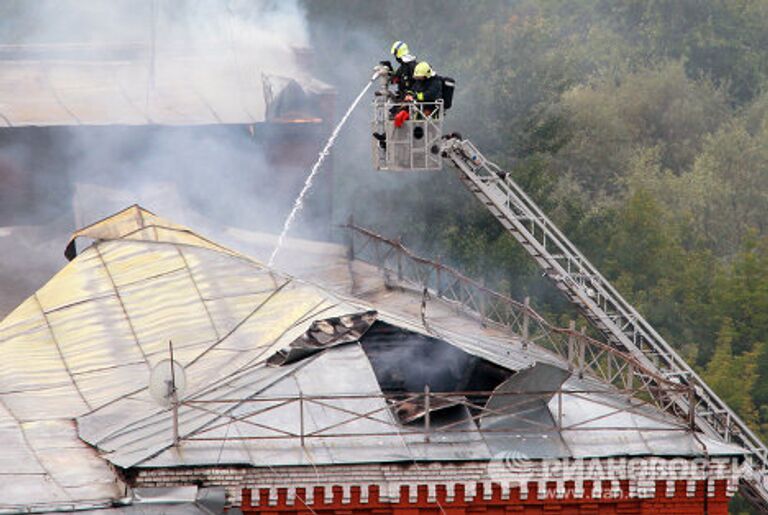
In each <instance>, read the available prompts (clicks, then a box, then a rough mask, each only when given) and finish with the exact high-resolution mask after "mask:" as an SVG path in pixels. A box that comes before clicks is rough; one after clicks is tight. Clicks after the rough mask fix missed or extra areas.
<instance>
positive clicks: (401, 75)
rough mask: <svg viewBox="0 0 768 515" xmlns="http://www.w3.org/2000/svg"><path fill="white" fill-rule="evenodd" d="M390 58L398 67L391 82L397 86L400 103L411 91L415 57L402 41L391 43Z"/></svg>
mask: <svg viewBox="0 0 768 515" xmlns="http://www.w3.org/2000/svg"><path fill="white" fill-rule="evenodd" d="M391 53H392V56H393V57H394V58H395V60H396V61H397V63H398V64H399V66H398V67H397V70H395V71H394V73H393V74H392V78H391V82H392V84H394V85H395V86H397V97H396V98H397V100H398V101H401V102H402V100H403V99H404V98H405V95H406V94H408V93H409V92H410V91H411V90H412V89H413V72H414V70H415V69H416V57H414V56H413V55H412V54H411V52H410V50H409V49H408V45H407V44H406V43H405V42H404V41H395V42H394V43H392V50H391Z"/></svg>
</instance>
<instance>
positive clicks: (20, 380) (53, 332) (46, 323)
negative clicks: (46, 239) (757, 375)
mask: <svg viewBox="0 0 768 515" xmlns="http://www.w3.org/2000/svg"><path fill="white" fill-rule="evenodd" d="M74 238H90V239H92V240H93V244H92V245H90V246H89V247H87V248H85V249H84V250H83V251H82V252H80V254H79V255H76V256H75V254H76V253H75V251H74V247H73V246H72V245H70V246H68V248H70V249H71V250H70V252H69V255H70V257H73V259H72V261H71V262H70V263H69V264H68V265H67V266H66V267H65V268H63V269H62V270H61V271H60V272H59V273H58V274H56V275H55V276H54V277H53V278H52V279H51V280H50V281H49V282H48V283H47V284H46V285H45V286H44V287H43V288H41V289H40V290H39V291H38V292H37V293H35V295H33V296H32V297H30V298H29V299H28V300H27V301H25V302H24V303H23V304H22V305H20V306H19V307H18V308H17V309H16V310H15V311H13V312H12V313H11V314H10V315H9V316H8V317H7V318H6V319H5V320H4V321H2V323H0V363H2V364H1V365H0V367H2V368H1V369H0V370H1V372H2V373H0V403H2V408H3V411H2V422H3V427H5V429H4V430H3V431H4V434H5V440H4V441H10V440H11V439H12V444H9V445H8V446H7V447H9V448H13V449H14V452H15V453H16V454H13V455H9V457H8V459H6V460H0V473H4V474H18V473H21V472H24V473H27V474H26V475H24V476H23V480H19V481H20V482H21V483H23V484H21V483H15V486H14V488H13V490H2V489H0V504H10V503H18V504H22V503H24V502H29V500H30V499H34V500H36V501H39V502H61V501H63V500H67V499H78V500H92V501H93V502H97V501H98V500H99V499H101V500H104V499H109V498H114V497H115V496H117V495H119V491H120V488H119V485H118V483H116V480H117V477H116V476H115V475H114V474H113V472H112V471H111V470H110V468H109V467H108V466H107V462H109V463H111V464H113V465H116V466H118V467H121V468H153V467H183V466H197V465H211V464H216V465H226V464H245V465H251V466H256V467H262V466H273V465H310V464H314V465H318V464H327V465H334V464H352V463H362V462H398V461H414V460H416V461H466V460H488V459H490V458H492V457H493V456H494V455H496V454H498V453H499V452H508V451H510V450H516V451H519V452H521V453H522V454H524V455H525V456H528V457H530V458H549V457H574V458H579V457H596V456H626V455H631V456H635V455H638V456H647V455H656V456H689V457H690V456H703V455H709V456H741V455H743V452H744V451H743V450H742V449H740V448H738V447H734V446H731V445H726V444H723V443H721V442H719V441H716V440H714V439H711V438H707V437H705V436H703V435H693V434H692V433H691V432H690V431H688V428H687V427H686V426H685V425H684V424H681V423H680V422H679V421H678V420H676V419H674V418H672V417H670V416H668V415H666V414H664V413H663V412H660V411H658V410H655V409H652V408H650V407H649V406H648V405H647V404H645V403H644V402H642V401H640V400H638V399H632V398H631V397H630V396H629V395H627V394H626V393H623V392H620V391H618V390H617V389H615V388H614V387H613V386H610V385H608V384H605V383H602V382H600V381H597V380H595V379H591V378H590V377H589V376H585V377H584V378H579V377H578V375H573V374H571V373H570V372H569V371H568V363H567V362H566V361H564V360H563V359H561V358H560V357H559V356H557V355H556V354H553V353H551V352H549V351H547V350H545V349H543V348H540V347H539V346H537V345H535V344H529V342H523V341H521V339H520V338H519V337H516V336H513V335H511V334H509V333H505V332H503V331H500V330H497V329H492V328H488V327H482V326H481V325H479V324H477V323H476V322H474V321H472V320H470V319H467V318H464V317H462V316H460V315H457V314H456V312H455V311H452V310H451V309H450V308H449V307H447V308H446V313H452V314H450V315H446V316H445V319H444V320H445V321H443V319H441V318H437V317H436V318H431V319H430V322H429V324H428V325H427V324H426V323H425V320H424V318H423V317H419V316H418V314H415V315H414V314H413V313H412V312H411V311H410V306H411V305H412V304H413V302H414V299H413V298H412V297H411V296H409V295H407V294H406V293H402V294H398V293H397V292H394V291H387V292H382V293H381V294H380V295H381V296H382V297H381V298H382V302H381V303H380V304H381V305H378V304H374V303H371V302H368V301H361V300H359V299H355V298H353V297H350V296H346V295H341V294H337V293H332V292H330V291H328V290H326V289H324V288H321V287H319V286H316V285H313V284H310V283H306V282H302V281H299V280H297V279H294V278H292V277H290V276H286V275H283V274H280V273H277V272H274V271H272V270H269V269H267V268H266V267H265V266H263V265H262V264H260V263H258V262H256V261H253V260H251V259H249V258H247V257H245V256H243V255H241V254H238V253H237V252H234V251H231V250H228V249H226V248H224V247H221V246H219V245H217V244H215V243H213V242H211V241H209V240H207V239H206V238H203V237H201V236H199V235H197V234H196V233H194V232H193V231H191V230H190V229H188V228H186V227H183V226H179V225H177V224H174V223H171V222H168V221H166V220H163V219H162V218H160V217H158V216H156V215H154V214H152V213H150V212H148V211H146V210H143V209H142V208H140V207H138V206H133V207H131V208H128V209H126V210H124V211H122V212H120V213H118V214H116V215H114V216H113V217H110V218H109V219H106V220H103V221H101V222H98V223H96V224H94V225H92V226H90V227H88V228H85V229H83V230H81V231H78V232H77V233H75V235H74V236H73V240H74ZM384 297H386V298H387V299H388V300H387V301H386V302H385V301H384ZM416 304H418V300H417V301H416ZM401 308H402V309H401ZM417 313H418V311H417ZM169 341H172V342H173V348H174V359H175V360H176V361H178V362H179V363H180V364H181V365H182V366H184V368H185V371H186V373H185V375H186V383H187V387H186V389H185V392H184V393H183V395H182V398H181V399H179V405H178V406H177V408H178V410H177V413H178V418H177V422H178V428H179V431H178V437H179V440H176V436H175V435H174V432H173V429H172V428H173V426H174V411H175V410H174V409H169V408H168V407H167V406H164V405H159V404H158V403H156V402H155V400H154V399H153V398H152V396H151V394H150V392H149V388H148V386H149V378H150V372H151V370H152V368H153V367H154V366H155V365H156V364H157V363H159V362H161V361H163V360H167V359H168V358H169V354H168V342H169ZM270 358H271V364H270V363H269V362H268V361H270ZM422 389H423V391H422ZM541 389H545V390H546V391H540V390H541ZM510 399H512V400H510ZM514 399H517V400H514ZM73 421H76V426H75V424H74V423H73ZM702 442H703V444H704V446H706V449H705V448H704V447H702ZM24 467H27V468H29V470H27V469H26V468H24ZM22 469H23V470H22ZM50 480H52V481H53V484H55V485H57V487H56V488H50V484H51V483H50Z"/></svg>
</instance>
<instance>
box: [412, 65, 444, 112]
mask: <svg viewBox="0 0 768 515" xmlns="http://www.w3.org/2000/svg"><path fill="white" fill-rule="evenodd" d="M442 98H443V81H442V79H441V78H440V77H438V75H437V74H436V73H435V71H434V70H433V69H432V67H431V66H430V65H429V63H428V62H426V61H421V62H420V63H418V64H417V65H416V67H415V68H414V70H413V100H414V101H416V102H420V103H423V104H424V106H423V107H422V109H423V110H424V112H425V113H426V114H429V113H431V112H432V111H433V110H434V109H435V102H436V101H438V100H440V99H442Z"/></svg>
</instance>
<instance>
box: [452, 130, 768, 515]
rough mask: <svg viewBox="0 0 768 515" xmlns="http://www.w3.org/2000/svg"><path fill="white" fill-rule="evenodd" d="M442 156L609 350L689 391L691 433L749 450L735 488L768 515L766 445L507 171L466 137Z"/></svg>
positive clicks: (682, 404)
mask: <svg viewBox="0 0 768 515" xmlns="http://www.w3.org/2000/svg"><path fill="white" fill-rule="evenodd" d="M440 152H441V154H442V155H443V157H444V158H447V159H449V160H450V161H451V162H452V163H453V165H454V166H456V168H458V169H459V171H460V172H461V173H460V178H461V180H462V182H463V183H464V184H465V185H466V186H467V188H469V190H470V191H471V192H472V193H474V195H475V196H476V197H477V198H478V199H479V200H480V201H481V202H482V203H483V204H484V205H485V206H486V208H488V210H489V211H490V212H491V213H492V214H493V216H495V217H496V219H497V220H498V221H499V222H501V224H502V225H503V226H504V228H506V229H507V231H509V233H510V234H512V236H513V237H514V238H515V239H516V240H517V241H518V242H520V243H521V244H522V246H523V248H525V250H526V251H528V253H529V254H530V255H531V256H533V258H534V260H535V261H536V263H537V264H538V265H539V266H540V267H541V269H542V270H543V272H544V274H545V275H546V276H547V277H549V279H550V280H552V281H553V282H554V284H555V286H557V288H558V289H560V290H561V291H562V292H563V293H565V295H566V296H567V297H568V298H569V299H570V300H571V301H572V302H573V303H574V304H575V305H576V306H577V307H578V308H579V309H580V311H581V313H582V314H583V315H584V316H585V317H586V318H587V319H588V320H589V321H590V322H591V323H592V324H594V326H595V327H596V328H597V329H599V330H600V331H601V332H602V333H603V334H604V335H605V337H606V338H607V339H608V341H609V342H610V344H611V345H614V346H615V347H617V348H619V349H621V350H623V351H625V352H628V353H630V354H632V355H633V356H634V357H635V358H636V359H637V360H638V361H640V362H641V363H642V364H644V365H645V366H647V367H650V368H651V370H655V371H657V372H658V373H659V375H661V376H663V377H666V378H668V379H670V380H673V381H676V382H679V383H680V384H685V385H688V386H690V387H692V388H693V390H694V396H693V397H694V399H695V400H694V401H693V402H691V401H687V400H680V401H678V403H677V405H676V406H675V411H676V413H675V414H676V415H680V416H683V415H684V414H687V413H689V411H690V410H693V417H692V419H693V420H694V424H695V426H696V427H695V428H696V429H698V430H699V431H702V432H703V433H705V434H710V435H715V436H717V437H719V438H720V439H722V440H723V441H726V442H732V443H735V444H738V445H740V446H742V447H744V448H746V449H748V450H749V451H750V452H751V453H752V457H751V458H752V459H751V463H750V465H751V474H748V475H747V476H746V477H745V478H744V479H742V482H741V485H740V489H741V491H742V494H743V495H745V497H747V499H748V500H749V501H750V502H751V503H752V504H753V505H754V506H755V507H756V508H758V509H759V510H760V511H761V512H762V513H768V482H767V481H766V479H767V478H768V448H766V446H765V444H763V442H762V441H761V440H760V439H759V438H758V437H757V436H756V435H755V434H754V433H753V432H752V431H751V430H750V429H749V427H747V425H746V424H745V423H744V422H743V421H742V420H741V419H740V418H739V417H738V416H737V415H736V414H735V413H734V412H733V410H731V409H730V408H729V407H728V406H727V405H726V404H725V402H723V401H722V400H721V399H720V398H719V397H718V396H717V395H716V394H715V393H714V391H712V389H711V388H709V386H707V384H706V383H705V382H704V381H703V380H702V379H701V378H700V377H699V376H698V375H697V374H696V373H695V372H694V371H693V369H692V368H691V367H690V366H688V364H687V363H686V362H685V361H684V360H683V359H682V358H681V357H680V356H679V355H678V354H677V353H676V352H675V351H674V350H673V349H672V347H671V346H670V345H669V344H668V343H667V342H666V341H665V340H664V338H662V337H661V335H659V333H657V332H656V331H655V330H654V329H653V327H651V325H650V324H649V323H648V322H647V321H646V320H645V319H644V318H643V317H642V315H640V313H638V312H637V310H636V309H635V308H633V307H632V306H631V305H630V304H629V303H628V302H627V301H626V300H625V299H624V298H623V297H622V296H621V295H620V294H619V292H618V291H616V289H614V288H613V286H611V284H610V283H609V282H608V281H607V280H606V279H605V278H604V277H603V276H602V275H601V274H600V272H599V271H598V270H597V268H595V267H594V266H593V265H592V264H591V263H590V262H589V261H588V260H587V258H586V257H584V255H583V254H582V253H581V252H579V250H578V249H577V248H576V247H575V246H574V245H573V243H571V242H570V240H568V238H566V237H565V235H563V233H562V232H560V230H559V229H558V228H557V227H556V226H555V225H554V224H553V223H552V222H551V221H550V220H549V218H547V217H546V215H545V214H544V213H543V212H542V211H541V209H540V208H539V207H538V206H537V205H536V204H535V203H534V202H533V201H532V200H531V199H530V198H529V197H528V195H526V194H525V192H524V191H523V190H522V189H520V187H519V186H518V185H517V184H516V183H515V182H514V181H513V180H512V179H511V177H510V176H509V175H508V174H507V173H506V172H504V171H502V170H501V169H500V168H499V167H498V166H497V165H495V164H493V163H492V162H490V161H488V160H486V159H485V157H484V156H483V155H482V154H481V153H480V152H479V151H478V150H477V148H476V147H475V146H474V145H473V144H472V143H471V142H470V141H469V140H462V139H460V138H458V137H451V138H448V139H445V140H444V141H443V144H442V146H441V148H440ZM691 404H693V405H692V406H691ZM678 410H679V411H678Z"/></svg>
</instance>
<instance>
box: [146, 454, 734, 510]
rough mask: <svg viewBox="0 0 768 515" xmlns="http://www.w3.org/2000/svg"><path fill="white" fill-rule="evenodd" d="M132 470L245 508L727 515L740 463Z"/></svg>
mask: <svg viewBox="0 0 768 515" xmlns="http://www.w3.org/2000/svg"><path fill="white" fill-rule="evenodd" d="M686 464H691V465H697V466H690V467H686V466H685V465H686ZM702 465H703V466H702ZM135 472H136V475H135V479H134V481H133V485H132V486H143V487H170V486H181V485H201V486H224V487H226V489H227V501H228V505H230V506H239V507H242V509H243V511H244V512H246V513H326V514H330V513H348V514H353V513H360V514H366V513H382V514H383V513H399V514H402V515H406V514H412V515H417V514H422V513H425V514H426V513H443V512H445V513H450V514H453V515H459V514H464V513H479V512H484V513H521V514H532V513H536V514H546V513H561V514H574V515H575V514H579V515H581V514H594V515H604V514H613V513H623V514H627V515H629V514H639V515H640V514H648V515H651V514H653V515H664V514H670V515H671V514H675V515H694V514H702V515H704V514H705V513H706V514H707V515H726V514H727V513H728V511H727V504H728V500H729V498H730V497H731V496H732V495H733V494H734V492H735V491H736V488H737V484H738V473H739V469H738V466H735V465H734V462H731V461H730V460H727V459H716V458H713V459H711V460H708V461H706V462H701V461H699V462H696V461H694V460H681V459H677V460H666V459H662V458H643V459H626V458H608V459H601V460H591V461H584V462H574V463H569V464H568V465H567V466H565V467H562V469H553V468H552V467H549V468H547V467H546V466H545V464H544V463H543V462H525V463H523V462H520V463H505V464H504V466H503V467H500V468H498V467H497V468H494V466H493V464H489V463H487V462H462V463H441V462H434V463H423V464H421V463H419V464H417V463H410V464H367V465H339V466H318V467H312V466H304V467H242V466H218V467H186V468H158V469H139V470H136V471H135ZM705 510H706V511H705Z"/></svg>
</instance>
